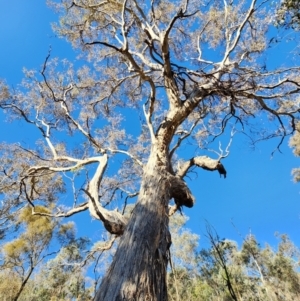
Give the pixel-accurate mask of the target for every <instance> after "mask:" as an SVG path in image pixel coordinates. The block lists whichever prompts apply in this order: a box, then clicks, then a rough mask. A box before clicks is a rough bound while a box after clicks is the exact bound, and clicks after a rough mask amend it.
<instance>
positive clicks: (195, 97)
mask: <svg viewBox="0 0 300 301" xmlns="http://www.w3.org/2000/svg"><path fill="white" fill-rule="evenodd" d="M50 5H52V6H53V8H54V9H55V10H57V12H58V13H59V14H60V15H61V19H60V23H59V24H57V25H54V29H55V31H56V32H57V33H58V34H59V35H60V36H61V37H64V38H66V39H67V40H68V41H70V42H71V43H72V46H73V47H74V48H78V49H79V50H80V60H79V61H78V62H75V63H74V64H72V63H70V62H68V61H67V60H63V61H62V62H60V61H59V60H57V59H51V57H50V53H49V55H48V56H47V58H46V60H45V62H44V64H43V65H42V68H41V70H40V71H39V72H37V71H31V70H27V71H25V78H24V81H23V83H22V85H20V87H18V88H15V89H10V88H9V87H8V86H7V85H6V83H5V82H4V81H2V82H1V89H0V91H1V92H0V107H1V108H2V109H3V110H4V112H5V113H6V114H7V115H8V118H9V120H13V119H22V120H24V121H25V122H27V123H28V124H29V125H31V126H32V127H35V128H36V129H37V130H38V131H35V132H34V135H38V134H37V132H39V134H40V138H37V141H36V144H35V146H31V144H29V145H28V144H21V143H19V144H2V145H1V180H0V183H1V184H0V185H1V187H0V190H1V192H2V195H3V199H5V200H6V201H5V202H3V204H4V205H3V208H2V209H1V210H2V211H1V214H2V216H3V219H2V220H3V221H4V222H3V223H13V216H14V214H17V213H16V212H17V210H18V208H20V207H22V206H30V207H31V209H32V214H34V215H40V216H48V217H49V218H51V217H52V218H60V217H61V218H62V217H69V216H71V215H75V214H78V213H80V212H82V211H85V210H89V212H90V214H91V216H92V217H93V218H95V219H98V220H99V221H101V222H102V223H103V226H104V228H105V229H106V230H107V231H108V232H109V233H110V234H111V235H114V236H118V237H119V243H118V247H117V250H116V253H115V255H114V258H113V261H112V263H111V265H110V267H109V268H108V270H107V272H106V275H105V276H104V277H103V279H102V282H101V284H100V286H99V288H98V291H97V294H96V300H101V301H104V300H108V301H111V300H143V301H145V300H167V286H166V274H167V266H168V260H169V248H170V245H171V242H172V240H171V235H170V232H169V226H168V225H169V216H171V215H172V214H174V213H175V212H176V211H177V210H180V208H181V207H182V206H186V207H189V208H191V207H193V204H194V202H195V198H194V196H193V195H192V193H191V191H190V189H189V187H188V186H187V183H186V182H185V177H186V175H187V174H188V172H189V171H190V170H191V169H192V168H193V169H194V170H195V168H202V169H205V170H208V171H218V172H219V173H220V175H223V176H224V177H226V170H225V167H224V165H223V164H222V159H224V158H225V157H226V156H227V155H228V154H229V146H230V143H231V140H232V136H233V133H234V132H237V131H240V132H244V133H245V134H246V135H250V136H251V138H252V139H253V140H264V139H268V138H272V137H279V138H278V139H279V140H278V148H279V147H280V145H281V143H282V141H283V139H284V137H286V136H287V135H289V134H291V133H293V132H294V130H295V129H296V126H295V124H296V122H297V118H298V117H299V116H298V112H299V108H300V107H299V92H300V80H299V69H300V68H299V67H297V66H286V67H284V66H283V67H280V68H279V67H278V68H277V67H276V68H275V67H274V68H273V67H272V65H271V64H270V65H268V64H266V57H267V56H268V57H269V56H271V55H272V42H269V41H272V39H271V36H270V34H269V30H270V29H272V32H273V33H274V31H275V29H274V27H272V24H274V22H275V21H274V20H273V17H274V16H275V15H276V14H275V10H276V8H275V7H273V6H272V5H271V1H267V0H265V1H264V0H263V1H256V0H252V2H249V1H226V0H224V1H217V0H216V1H202V0H200V1H199V0H190V1H189V0H180V1H179V0H178V1H177V0H175V1H168V0H162V1H159V0H157V1H156V0H151V1H137V0H104V1H99V0H62V1H57V2H55V1H51V3H50ZM277 60H278V57H277ZM282 63H284V62H282ZM137 125H139V128H138V126H137ZM226 133H227V134H228V133H232V134H231V137H229V138H228V145H227V148H226V149H225V150H224V148H223V151H222V148H220V149H219V150H218V151H217V153H218V156H217V157H216V156H215V157H209V156H207V155H204V154H205V153H204V150H205V149H207V147H208V143H209V141H211V140H213V139H215V138H216V137H218V136H220V135H222V134H226ZM34 137H35V136H34ZM227 137H228V136H227ZM187 138H189V139H188V143H189V144H191V143H193V144H194V146H195V148H194V149H193V151H192V152H183V151H181V148H182V147H184V146H185V144H186V143H187ZM195 150H196V151H195ZM69 191H71V192H73V198H70V195H71V194H70V192H69ZM71 199H72V200H71ZM130 199H131V200H132V201H131V203H132V202H135V205H134V207H133V210H132V212H131V213H127V214H124V212H125V210H124V207H126V204H127V203H128V202H129V200H130ZM120 200H123V201H124V202H123V203H122V204H121V202H120ZM68 202H69V203H68ZM72 202H73V203H72ZM50 203H51V208H54V209H53V211H52V212H51V213H45V212H39V211H38V209H36V207H37V204H43V205H44V206H46V205H47V204H50ZM54 205H55V206H54ZM117 205H119V210H114V209H116V208H117Z"/></svg>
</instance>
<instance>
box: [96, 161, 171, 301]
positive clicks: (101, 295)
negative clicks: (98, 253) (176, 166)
mask: <svg viewBox="0 0 300 301" xmlns="http://www.w3.org/2000/svg"><path fill="white" fill-rule="evenodd" d="M152 158H153V159H154V157H152ZM153 161H156V160H155V159H154V160H153ZM153 161H152V162H151V161H149V163H152V164H148V165H147V167H146V168H145V170H144V176H143V181H142V185H141V189H140V194H139V199H138V202H137V204H136V206H135V208H134V210H133V213H132V216H131V218H130V221H129V224H128V225H127V227H126V229H125V232H124V234H123V236H122V237H121V240H120V244H119V246H118V248H117V251H116V254H115V256H114V259H113V262H112V264H111V266H110V268H109V270H108V271H107V273H106V275H105V277H104V279H103V281H102V283H101V285H100V287H99V290H98V292H97V295H96V299H95V300H97V301H100V300H101V301H116V300H118V301H119V300H120V301H121V300H122V301H124V300H128V301H129V300H140V301H147V300H153V301H155V300H157V301H163V300H167V299H168V296H167V286H166V272H167V264H168V252H169V247H170V244H171V236H170V232H169V229H168V222H169V217H168V203H169V200H170V197H171V196H170V187H171V185H170V182H169V177H168V175H167V174H168V173H167V172H166V168H165V167H160V168H159V167H157V166H158V165H159V162H157V161H156V162H155V164H153ZM153 167H154V168H153Z"/></svg>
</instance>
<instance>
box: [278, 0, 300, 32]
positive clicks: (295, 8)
mask: <svg viewBox="0 0 300 301" xmlns="http://www.w3.org/2000/svg"><path fill="white" fill-rule="evenodd" d="M277 22H278V25H280V26H283V27H287V28H290V27H291V28H293V29H296V30H299V26H300V1H299V0H284V1H281V3H280V5H279V8H278V10H277Z"/></svg>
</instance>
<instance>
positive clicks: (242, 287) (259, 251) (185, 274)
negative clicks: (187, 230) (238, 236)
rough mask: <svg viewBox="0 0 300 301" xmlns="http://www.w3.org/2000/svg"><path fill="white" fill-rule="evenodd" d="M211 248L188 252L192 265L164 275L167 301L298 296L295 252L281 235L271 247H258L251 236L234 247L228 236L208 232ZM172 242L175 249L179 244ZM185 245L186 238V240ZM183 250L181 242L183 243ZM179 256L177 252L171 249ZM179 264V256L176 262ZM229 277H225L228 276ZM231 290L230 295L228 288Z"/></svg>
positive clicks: (274, 299)
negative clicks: (227, 238)
mask: <svg viewBox="0 0 300 301" xmlns="http://www.w3.org/2000/svg"><path fill="white" fill-rule="evenodd" d="M209 238H210V242H211V247H210V248H207V249H201V250H200V251H199V252H196V250H194V251H191V253H189V255H190V257H191V258H195V261H194V263H193V266H191V265H190V267H189V268H186V267H185V266H184V265H180V264H177V266H176V267H175V268H174V269H173V270H172V271H170V273H169V275H168V288H169V299H170V300H174V301H175V300H176V301H179V300H190V301H196V300H197V301H207V300H210V301H225V300H228V301H232V300H238V301H255V300H272V301H281V300H285V301H293V300H298V299H299V295H300V285H299V283H300V274H299V267H300V266H299V265H300V264H299V262H300V261H299V259H300V250H299V248H297V247H296V246H295V245H294V244H293V242H292V241H290V239H289V238H288V236H287V235H279V236H278V238H279V243H278V247H277V249H272V248H271V247H270V246H269V245H266V246H264V247H261V246H260V244H259V243H258V242H257V240H256V238H255V237H254V236H253V235H249V236H247V237H246V238H245V240H244V242H243V244H242V245H241V247H240V248H239V247H238V245H237V243H236V242H234V241H230V240H220V239H219V238H218V236H217V235H213V236H209ZM184 244H185V243H184V240H183V241H182V245H181V246H180V245H177V246H174V247H175V249H177V248H179V249H181V248H182V246H183V245H184ZM186 244H187V245H190V243H189V241H187V242H186ZM184 248H186V246H184ZM176 251H177V254H180V250H176ZM177 262H178V263H180V260H177ZM228 276H229V277H228ZM228 281H229V282H230V285H231V289H232V291H233V292H234V296H235V298H236V299H234V298H233V297H232V293H230V291H229V285H228V283H229V282H228Z"/></svg>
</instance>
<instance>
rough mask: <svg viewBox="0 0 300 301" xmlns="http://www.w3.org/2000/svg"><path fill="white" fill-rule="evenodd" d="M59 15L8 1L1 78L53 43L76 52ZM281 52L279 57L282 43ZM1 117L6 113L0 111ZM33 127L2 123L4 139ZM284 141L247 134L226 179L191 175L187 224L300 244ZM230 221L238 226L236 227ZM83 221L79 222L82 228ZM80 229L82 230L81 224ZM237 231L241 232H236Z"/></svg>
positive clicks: (36, 64)
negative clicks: (62, 33)
mask: <svg viewBox="0 0 300 301" xmlns="http://www.w3.org/2000/svg"><path fill="white" fill-rule="evenodd" d="M56 19H57V16H56V15H55V14H54V13H53V12H52V11H51V10H50V9H49V8H47V7H46V5H45V1H41V0H26V1H20V0H10V1H5V2H3V3H2V5H1V10H0V45H1V47H0V78H5V79H6V80H7V83H9V84H11V85H16V84H17V83H19V82H20V81H21V79H22V68H23V67H26V68H29V69H30V68H37V69H39V68H40V66H41V65H42V64H43V62H44V60H45V57H46V56H47V53H48V50H49V46H50V45H51V46H52V55H53V56H59V57H60V58H64V57H67V58H69V59H70V58H73V57H75V54H74V51H73V50H72V48H71V47H70V46H69V45H68V44H67V43H66V42H64V41H63V40H61V39H58V38H57V37H55V35H54V34H53V32H52V30H51V26H50V23H51V22H53V21H55V20H56ZM277 51H278V52H279V53H278V57H280V48H279V47H278V49H277ZM0 117H1V118H3V114H2V113H1V114H0ZM30 135H31V133H30V131H29V132H28V131H27V128H24V125H23V124H22V123H18V124H16V125H14V126H13V127H11V125H10V124H2V126H1V131H0V141H12V140H14V141H20V140H22V141H27V140H28V139H29V138H30ZM287 142H288V140H285V142H284V145H283V147H282V154H280V153H278V152H277V153H275V156H274V157H273V158H272V159H271V153H272V151H273V150H274V148H275V146H276V143H278V141H275V140H273V141H270V142H263V143H260V144H258V145H257V148H256V149H255V150H254V151H253V150H251V149H250V148H249V147H248V145H247V142H246V141H245V139H244V138H243V137H237V139H236V140H234V142H233V144H232V147H231V150H230V155H229V157H228V158H226V160H224V165H225V166H226V169H227V171H228V175H227V178H226V179H225V180H224V179H223V178H222V179H221V178H220V177H219V175H218V173H217V172H208V171H204V170H200V171H199V174H198V176H195V175H193V174H192V175H191V177H190V180H188V181H189V183H190V187H191V190H192V192H193V193H194V195H195V196H196V199H197V201H196V205H195V207H194V208H192V209H188V208H185V209H184V212H185V214H187V215H188V216H190V220H189V222H188V227H189V228H191V230H192V231H193V232H196V233H198V234H200V235H201V236H202V238H201V240H200V245H205V244H206V242H205V238H204V237H203V234H205V220H207V221H208V222H210V223H211V224H212V225H213V226H214V227H215V228H216V230H217V231H218V233H219V235H220V237H222V238H228V239H233V240H237V241H240V240H241V237H240V236H239V235H240V234H241V235H242V236H245V235H247V234H248V233H250V232H251V233H252V234H254V235H256V237H257V238H258V239H259V241H260V242H261V243H262V244H263V243H264V242H268V243H270V244H271V245H275V244H276V238H275V237H274V233H275V232H276V231H278V232H279V233H287V234H288V235H290V237H291V239H292V240H293V241H294V242H295V243H297V245H298V246H300V236H299V229H300V219H299V217H300V202H299V201H300V199H299V196H300V195H299V193H300V185H299V184H295V183H293V182H292V176H291V170H292V168H293V167H297V166H299V165H300V164H299V163H300V161H299V159H298V158H295V157H294V156H293V155H292V151H291V149H290V148H288V147H287ZM80 219H81V221H82V220H83V219H84V220H85V221H89V222H88V223H86V222H85V227H84V228H85V229H84V230H85V231H87V232H85V234H86V233H91V231H90V230H91V229H89V228H88V226H87V225H91V228H93V229H94V230H95V229H97V227H98V222H90V218H89V215H88V214H87V213H84V214H83V216H82V217H81V218H80ZM232 222H233V223H234V225H235V227H236V228H234V227H233V226H232ZM81 225H82V223H79V226H78V227H79V228H80V226H81ZM78 230H80V231H79V233H84V231H83V229H78ZM238 232H239V233H238Z"/></svg>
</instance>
